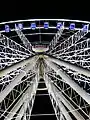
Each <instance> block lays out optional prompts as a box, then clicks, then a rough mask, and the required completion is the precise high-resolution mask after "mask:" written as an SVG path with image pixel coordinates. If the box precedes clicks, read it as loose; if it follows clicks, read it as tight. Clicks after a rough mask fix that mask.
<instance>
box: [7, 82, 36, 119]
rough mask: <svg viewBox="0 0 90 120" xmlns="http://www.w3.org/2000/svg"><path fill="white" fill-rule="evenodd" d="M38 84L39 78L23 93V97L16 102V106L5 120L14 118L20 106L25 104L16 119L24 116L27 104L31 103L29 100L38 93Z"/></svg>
mask: <svg viewBox="0 0 90 120" xmlns="http://www.w3.org/2000/svg"><path fill="white" fill-rule="evenodd" d="M37 85H38V84H37V80H34V82H33V83H32V85H31V86H30V87H29V88H28V89H27V90H26V92H25V93H23V95H22V97H21V98H20V99H19V101H18V102H17V103H16V104H15V106H14V107H13V108H12V110H11V111H10V113H9V114H8V115H7V116H6V118H5V120H11V119H12V118H13V116H14V115H15V114H16V112H17V111H18V110H19V108H20V106H21V105H22V104H23V106H22V107H21V109H20V111H19V114H18V115H17V117H16V120H17V119H18V120H19V119H20V118H22V116H23V114H24V112H25V111H26V109H27V104H28V103H29V101H30V100H31V99H33V95H34V96H35V94H36V89H37ZM33 102H34V100H33ZM33 102H32V103H33ZM24 105H25V106H24ZM23 107H24V108H23Z"/></svg>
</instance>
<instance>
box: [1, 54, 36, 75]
mask: <svg viewBox="0 0 90 120" xmlns="http://www.w3.org/2000/svg"><path fill="white" fill-rule="evenodd" d="M36 59H38V57H37V56H35V57H31V58H29V59H25V60H23V61H21V62H19V63H17V64H15V65H12V66H10V67H8V68H6V69H4V70H1V71H0V77H3V76H5V75H7V74H8V73H10V72H12V71H14V70H16V69H17V68H19V67H24V66H25V65H26V64H28V63H32V62H33V61H34V60H35V61H36Z"/></svg>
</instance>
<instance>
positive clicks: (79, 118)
mask: <svg viewBox="0 0 90 120" xmlns="http://www.w3.org/2000/svg"><path fill="white" fill-rule="evenodd" d="M51 88H52V91H53V92H54V95H55V97H56V99H57V100H58V103H59V104H60V102H61V104H60V105H62V106H61V107H62V109H63V110H65V108H64V106H63V104H64V105H65V106H66V107H67V108H68V109H69V111H70V112H71V113H72V114H73V115H74V116H75V118H76V119H77V120H85V119H84V118H83V116H82V115H81V114H80V113H79V112H78V111H77V110H75V108H74V107H73V106H72V105H71V103H70V101H68V100H67V99H66V98H65V97H64V96H63V94H62V93H61V92H60V91H59V90H58V89H57V88H56V87H55V86H54V85H53V84H52V83H51ZM62 103H63V104H62ZM64 112H65V113H64ZM63 113H64V114H65V115H66V114H67V113H68V111H63Z"/></svg>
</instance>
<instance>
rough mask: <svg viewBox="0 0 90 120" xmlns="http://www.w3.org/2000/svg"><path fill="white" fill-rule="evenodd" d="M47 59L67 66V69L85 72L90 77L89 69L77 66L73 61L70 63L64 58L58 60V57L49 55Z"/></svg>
mask: <svg viewBox="0 0 90 120" xmlns="http://www.w3.org/2000/svg"><path fill="white" fill-rule="evenodd" d="M47 60H49V61H52V62H54V63H56V64H58V65H60V66H65V67H66V68H67V69H71V70H74V71H76V72H77V73H79V74H83V75H85V76H88V77H90V71H89V70H86V69H84V68H82V67H79V66H76V65H74V64H72V63H68V62H66V61H64V60H58V59H57V58H52V57H48V56H47Z"/></svg>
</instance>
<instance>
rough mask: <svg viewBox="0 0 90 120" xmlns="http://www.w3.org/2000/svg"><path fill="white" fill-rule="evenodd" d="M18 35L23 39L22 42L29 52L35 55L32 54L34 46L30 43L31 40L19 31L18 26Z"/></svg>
mask: <svg viewBox="0 0 90 120" xmlns="http://www.w3.org/2000/svg"><path fill="white" fill-rule="evenodd" d="M15 28H16V33H17V34H18V36H19V38H20V39H21V41H22V42H23V44H24V46H25V47H26V48H27V50H29V51H30V52H31V54H34V53H33V52H32V45H31V43H30V42H29V40H28V39H27V38H26V36H25V35H24V34H23V32H22V30H21V29H19V28H18V27H17V25H16V27H15Z"/></svg>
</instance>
